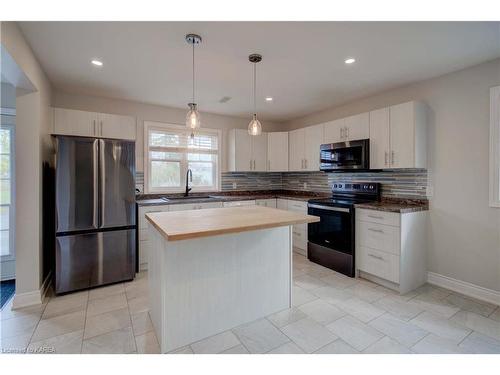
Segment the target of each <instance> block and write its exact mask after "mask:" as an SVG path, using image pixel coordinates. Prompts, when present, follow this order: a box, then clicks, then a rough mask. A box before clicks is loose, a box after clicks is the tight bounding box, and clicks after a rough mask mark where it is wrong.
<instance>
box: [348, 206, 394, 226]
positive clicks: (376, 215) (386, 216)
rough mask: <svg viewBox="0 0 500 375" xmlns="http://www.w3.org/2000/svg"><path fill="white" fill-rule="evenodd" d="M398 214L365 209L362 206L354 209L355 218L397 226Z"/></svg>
mask: <svg viewBox="0 0 500 375" xmlns="http://www.w3.org/2000/svg"><path fill="white" fill-rule="evenodd" d="M399 216H400V215H399V214H398V213H395V212H384V211H376V210H366V209H364V208H358V209H356V218H357V220H361V221H368V222H370V223H376V224H385V225H392V226H395V227H399V226H400V224H399V222H400V220H399Z"/></svg>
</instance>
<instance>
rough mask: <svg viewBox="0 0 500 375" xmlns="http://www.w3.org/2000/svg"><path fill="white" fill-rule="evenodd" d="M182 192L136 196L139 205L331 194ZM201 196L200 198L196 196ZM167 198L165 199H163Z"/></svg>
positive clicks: (307, 197)
mask: <svg viewBox="0 0 500 375" xmlns="http://www.w3.org/2000/svg"><path fill="white" fill-rule="evenodd" d="M182 196H183V195H182V194H166V195H164V194H142V195H138V196H137V197H136V202H137V204H138V205H139V206H156V205H162V204H188V203H210V202H231V201H233V202H234V201H243V200H254V199H273V198H283V199H290V200H297V201H304V202H307V201H308V200H309V199H313V198H318V197H321V198H323V197H325V198H326V197H328V196H329V194H325V193H317V192H304V191H290V190H258V191H237V192H213V193H192V194H189V196H190V197H191V198H190V199H183V198H182ZM196 197H199V198H196ZM162 198H165V199H162ZM167 199H168V200H167Z"/></svg>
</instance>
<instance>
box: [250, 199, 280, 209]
mask: <svg viewBox="0 0 500 375" xmlns="http://www.w3.org/2000/svg"><path fill="white" fill-rule="evenodd" d="M255 204H256V205H258V206H264V207H271V208H276V198H271V199H256V200H255Z"/></svg>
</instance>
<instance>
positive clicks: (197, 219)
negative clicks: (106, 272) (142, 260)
mask: <svg viewBox="0 0 500 375" xmlns="http://www.w3.org/2000/svg"><path fill="white" fill-rule="evenodd" d="M146 218H147V220H148V221H149V222H150V223H151V224H152V225H151V226H150V227H151V229H150V231H151V233H150V236H151V237H152V241H153V242H152V246H151V249H150V253H149V271H148V277H149V293H150V297H149V300H150V304H151V306H150V315H151V320H152V322H153V326H154V329H155V331H156V335H157V337H158V340H159V342H160V347H161V351H162V353H166V352H169V351H172V350H174V349H177V348H179V347H182V346H184V345H187V344H190V343H192V342H195V341H198V340H201V339H203V338H205V337H209V336H212V335H214V334H217V333H219V332H223V331H225V330H228V329H231V328H233V327H236V326H238V325H240V324H243V323H246V322H251V321H253V320H256V319H259V318H261V317H264V316H267V315H269V314H272V313H274V312H277V311H281V310H284V309H287V308H290V307H291V304H292V300H291V299H292V229H291V226H292V225H295V224H303V223H311V222H316V221H319V218H317V217H314V216H310V215H304V214H300V213H297V212H292V211H283V210H278V209H274V208H267V207H261V206H246V207H230V208H214V209H205V210H196V211H180V212H158V213H148V214H146Z"/></svg>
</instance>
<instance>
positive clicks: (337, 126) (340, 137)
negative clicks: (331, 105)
mask: <svg viewBox="0 0 500 375" xmlns="http://www.w3.org/2000/svg"><path fill="white" fill-rule="evenodd" d="M324 127H325V130H324V131H325V143H338V142H344V132H345V119H343V118H341V119H338V120H333V121H329V122H327V123H325V124H324Z"/></svg>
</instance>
